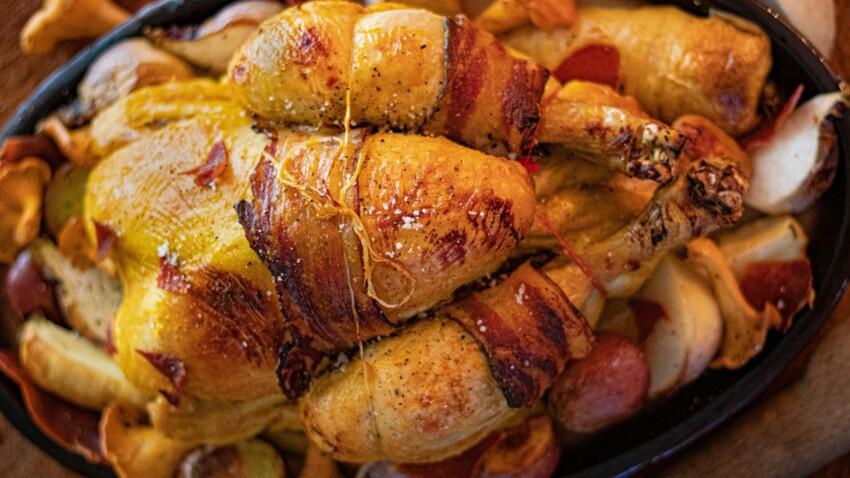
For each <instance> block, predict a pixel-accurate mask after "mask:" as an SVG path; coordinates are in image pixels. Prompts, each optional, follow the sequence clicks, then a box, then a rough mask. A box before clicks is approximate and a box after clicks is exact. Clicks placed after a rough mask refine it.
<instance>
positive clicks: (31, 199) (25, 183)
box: [0, 157, 51, 263]
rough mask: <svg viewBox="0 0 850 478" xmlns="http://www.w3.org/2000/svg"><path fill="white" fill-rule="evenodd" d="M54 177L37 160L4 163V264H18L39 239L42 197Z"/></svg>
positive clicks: (0, 180)
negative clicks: (17, 258)
mask: <svg viewBox="0 0 850 478" xmlns="http://www.w3.org/2000/svg"><path fill="white" fill-rule="evenodd" d="M50 174H51V172H50V166H48V165H47V163H45V162H44V161H42V160H40V159H38V158H35V157H27V158H24V159H23V160H21V161H16V162H3V163H0V197H2V198H3V201H0V263H10V262H12V261H13V260H15V256H16V255H17V254H18V252H19V251H20V250H21V249H23V248H24V247H25V246H26V245H27V244H29V243H30V242H31V241H32V240H33V239H35V236H36V235H38V230H39V228H40V226H41V203H42V193H43V192H44V187H45V186H46V185H47V183H48V181H50Z"/></svg>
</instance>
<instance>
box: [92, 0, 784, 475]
mask: <svg viewBox="0 0 850 478" xmlns="http://www.w3.org/2000/svg"><path fill="white" fill-rule="evenodd" d="M621 15H622V14H620V13H606V14H603V13H602V12H601V11H598V10H593V9H585V10H583V11H582V12H581V13H580V16H579V23H577V24H576V26H574V27H572V30H554V31H552V32H546V33H544V32H540V31H536V30H533V29H530V28H528V29H521V30H517V31H515V32H513V33H510V34H509V35H508V36H507V37H506V38H505V40H506V41H507V42H508V44H510V45H512V46H513V47H514V48H516V49H517V50H519V51H521V52H523V53H525V54H527V55H529V56H530V57H532V58H534V60H532V59H530V58H528V57H525V56H522V54H520V53H518V52H516V51H513V50H511V49H509V48H508V47H506V46H504V45H503V44H502V43H501V42H500V41H499V40H497V39H496V38H495V37H493V36H492V35H490V34H488V33H486V32H483V31H480V30H478V29H477V28H476V27H475V26H474V25H473V24H472V23H471V22H469V21H468V20H466V19H465V18H463V17H455V18H448V17H443V16H440V15H438V14H436V13H430V12H427V11H425V10H418V9H414V8H411V7H403V6H399V5H392V4H379V5H374V6H371V7H362V6H360V5H357V4H354V3H348V2H342V1H334V0H328V1H315V2H309V3H305V4H303V5H301V6H299V7H292V8H288V9H286V10H284V11H283V12H281V13H280V14H279V15H277V16H275V17H272V18H270V19H269V20H268V21H266V22H265V23H264V24H263V25H262V26H261V27H260V28H259V29H258V30H257V32H256V33H255V34H253V35H252V36H250V37H249V38H248V39H247V40H246V42H245V43H244V44H243V45H242V47H241V48H240V49H239V50H238V51H237V52H236V53H235V55H234V56H233V58H232V60H231V63H230V66H229V69H228V72H227V74H226V75H225V77H224V78H223V79H222V80H221V81H213V80H210V79H196V80H188V81H180V82H172V83H168V84H165V85H160V86H154V87H148V88H145V89H141V90H139V91H136V92H134V93H132V94H130V95H129V96H127V97H124V98H122V99H120V100H118V101H117V102H116V103H114V104H112V105H111V106H109V107H107V108H105V109H103V110H102V111H100V112H99V113H98V114H97V115H96V116H95V117H94V119H93V120H92V123H91V126H90V135H91V152H92V154H93V155H94V156H96V157H98V158H99V162H98V164H97V166H96V167H95V168H94V169H93V170H92V172H91V175H90V177H89V179H88V183H87V187H86V193H85V201H84V203H85V206H84V217H83V221H84V223H85V225H86V226H85V227H86V233H87V236H88V238H89V239H90V241H91V242H92V243H93V244H95V245H96V246H97V252H98V254H99V260H100V262H101V264H103V265H105V267H106V268H107V269H108V270H109V271H110V272H114V274H115V275H116V276H117V278H118V279H119V280H120V282H121V284H122V286H123V293H124V297H123V301H122V303H121V306H120V309H119V310H118V313H117V315H116V316H115V318H114V319H113V322H112V324H111V329H110V332H109V344H108V345H109V346H110V347H111V349H112V350H113V351H114V358H115V360H116V361H117V363H118V365H119V367H120V369H121V371H122V372H123V373H124V375H125V376H126V377H127V379H128V380H129V381H130V383H131V384H132V385H133V386H134V387H135V388H136V389H138V391H139V392H140V394H141V396H142V397H144V399H145V400H147V401H148V415H149V417H150V419H151V422H152V426H153V427H154V428H155V429H156V431H157V433H160V434H162V435H164V436H167V437H170V438H173V439H179V440H197V441H199V442H204V443H230V442H233V441H235V440H239V439H244V438H247V437H251V436H254V435H256V434H257V433H259V432H261V431H263V430H267V429H269V428H275V427H276V426H281V425H280V424H281V423H282V422H287V425H286V426H285V427H284V428H303V431H304V433H305V434H306V435H307V437H308V438H309V439H310V440H311V442H313V443H314V444H315V446H317V447H319V448H320V449H321V450H323V451H325V452H327V453H329V454H330V455H331V456H332V457H333V458H334V459H337V460H342V461H349V462H357V463H359V462H368V461H380V460H394V461H403V462H408V463H429V462H435V461H439V460H442V459H445V458H448V457H450V456H452V455H456V454H458V453H460V452H462V451H464V450H467V449H469V448H470V447H473V446H474V445H476V443H479V442H480V441H481V440H482V439H483V438H484V437H486V436H488V435H489V434H490V433H492V432H493V431H494V430H498V429H501V428H504V427H509V426H512V425H515V424H516V423H518V422H520V421H522V420H525V419H526V418H527V417H528V416H529V415H530V414H531V413H533V411H534V410H535V409H539V404H540V402H541V401H542V399H543V397H544V395H545V394H546V392H547V390H549V389H550V388H551V387H552V385H553V383H554V382H555V381H556V380H557V379H558V377H559V376H560V375H561V374H562V372H563V371H564V370H565V369H566V368H567V366H568V364H569V363H570V361H572V360H576V359H581V358H582V357H584V356H586V355H587V354H588V353H589V352H590V350H591V348H592V347H593V344H594V340H595V339H594V336H593V332H592V330H591V328H590V326H589V325H588V322H587V321H586V318H585V316H584V314H585V313H589V311H590V310H591V309H592V308H593V307H594V302H593V301H594V300H597V303H598V301H599V300H604V297H605V296H606V295H609V296H612V297H616V296H626V295H629V294H630V292H633V291H634V290H636V289H637V288H638V287H640V285H641V284H642V281H643V280H645V279H646V277H647V275H648V271H649V270H651V266H652V264H653V263H654V262H655V261H657V259H658V258H659V257H660V256H661V255H662V254H663V253H665V252H667V251H670V250H673V249H675V248H678V247H682V246H684V245H685V244H687V242H688V241H690V240H691V239H693V238H696V237H700V236H704V235H706V234H709V233H711V232H712V231H714V230H716V229H719V228H722V227H727V226H730V225H732V224H734V223H735V222H736V221H737V220H738V219H739V218H740V217H741V214H742V212H743V194H744V193H745V191H746V190H747V188H748V176H749V174H750V169H751V167H750V165H749V163H748V158H747V156H746V154H744V153H743V152H742V151H741V149H740V147H739V146H738V145H737V143H736V142H735V140H734V139H733V138H732V137H731V136H730V134H731V135H737V134H740V133H743V132H746V131H749V130H750V129H752V128H753V127H754V126H755V124H756V122H757V121H758V120H759V118H758V114H757V112H756V105H757V103H758V96H759V94H760V91H761V88H762V87H763V84H764V78H765V75H766V73H767V70H768V69H769V68H770V56H769V51H768V50H769V44H768V43H767V40H766V39H765V38H764V36H763V34H760V33H759V32H755V31H752V30H749V29H747V28H745V27H742V26H741V25H737V24H733V23H729V22H727V21H726V20H720V19H710V20H692V19H690V17H688V18H689V19H688V20H683V19H681V18H679V17H678V15H685V14H683V13H678V12H676V13H673V12H669V11H666V10H652V9H647V10H645V11H640V12H636V13H634V14H629V15H632V16H633V18H632V17H630V16H625V15H623V16H621ZM652 15H662V16H667V17H672V18H674V19H675V20H676V22H678V23H676V25H678V26H677V27H676V28H675V29H671V30H669V31H667V30H665V31H664V35H667V36H668V37H669V39H670V41H669V42H668V43H669V44H670V45H673V44H674V43H675V42H679V43H675V44H684V45H685V46H686V47H687V48H691V47H694V46H693V45H692V44H691V43H689V42H691V39H692V37H691V36H689V33H688V29H689V28H691V27H692V26H693V25H696V26H695V27H694V28H698V29H699V28H711V29H717V31H719V32H721V33H722V35H719V37H722V38H723V40H724V41H723V42H722V44H721V45H719V46H717V47H716V51H714V50H712V52H711V55H707V56H698V57H699V58H696V59H690V60H687V61H686V62H685V64H686V65H690V66H692V67H693V70H691V69H687V68H686V69H682V68H679V67H678V66H677V65H681V63H679V61H680V60H681V61H685V60H682V59H680V58H675V55H674V54H673V53H672V52H671V51H670V49H674V50H675V45H673V46H669V47H668V46H666V45H667V44H663V45H662V44H661V43H657V42H656V43H651V42H648V41H647V40H646V36H645V35H646V34H647V32H652V31H657V29H656V30H651V29H649V27H647V25H649V22H650V20H648V18H650V17H651V16H652ZM652 18H654V17H652ZM635 32H637V33H635ZM642 35H643V36H642ZM631 37H635V38H636V40H634V42H632V43H630V40H629V38H631ZM596 39H604V41H606V42H612V43H613V44H615V45H617V46H618V48H619V49H620V51H621V54H622V58H623V87H624V90H625V92H626V93H628V94H630V95H632V97H630V96H625V95H622V94H620V93H619V92H617V91H616V90H614V89H612V88H608V87H605V86H601V85H596V84H591V83H587V82H581V81H574V82H570V83H568V84H566V85H564V86H562V85H560V84H559V83H558V82H557V81H555V80H554V79H552V78H550V77H549V71H548V70H547V68H554V67H555V66H557V65H556V62H559V61H560V58H561V57H562V56H563V55H565V54H567V53H568V52H569V50H570V49H572V48H575V45H578V44H579V43H581V42H585V43H586V42H587V41H595V40H596ZM530 42H538V43H535V44H539V45H544V46H543V47H535V48H530V47H529V46H528V45H530V44H531V43H530ZM635 42H636V43H635ZM650 43H651V44H652V45H656V46H657V45H661V46H658V47H657V50H652V51H650V50H649V49H648V48H649V47H648V46H647V45H649V44H650ZM550 46H551V48H550ZM702 47H704V45H703V46H701V47H700V48H702ZM694 48H696V47H694ZM544 50H545V51H544ZM686 51H688V50H687V49H686ZM653 52H654V53H653ZM650 53H653V54H650ZM721 55H727V56H728V57H729V58H732V59H734V60H735V61H732V62H731V63H730V64H731V65H732V79H731V80H728V82H727V79H728V78H729V77H727V76H723V78H726V79H724V80H723V82H722V83H718V84H711V85H707V84H706V83H705V82H706V81H707V80H706V79H705V78H706V76H705V75H707V74H706V73H705V71H706V70H707V69H708V70H711V69H712V68H715V67H716V66H717V65H716V64H715V63H716V60H717V58H719V57H720V56H721ZM637 56H647V57H649V58H652V59H653V61H652V62H649V63H646V62H644V63H640V62H638V61H637V60H635V59H634V58H633V57H637ZM556 57H557V59H556ZM535 60H536V61H535ZM655 60H657V61H655ZM691 60H693V62H694V63H693V64H691V63H690V61H691ZM537 61H539V62H540V63H538V62H537ZM730 61H731V60H730ZM639 63H640V64H639ZM739 69H740V72H746V75H744V74H743V73H741V75H738V76H736V72H738V71H739ZM696 71H699V72H701V73H700V75H703V76H700V78H697V77H696V73H694V72H696ZM711 71H713V70H711ZM691 73H693V74H691ZM677 75H684V78H685V81H682V82H678V80H677V79H681V78H680V76H677ZM718 77H719V76H718ZM671 78H672V79H671ZM671 82H674V83H675V85H674V86H671V84H670V83H671ZM685 113H694V114H700V115H702V116H693V115H690V116H684V115H685ZM656 118H658V119H656ZM664 121H673V123H672V125H668V124H666V123H665V122H664ZM568 243H569V244H572V245H573V246H574V249H575V250H571V249H570V248H569V247H568V246H567V244H568ZM296 407H297V408H298V410H299V411H298V414H299V419H297V420H296V419H294V418H293V416H294V414H295V413H294V410H295V408H296ZM287 420H288V421H287Z"/></svg>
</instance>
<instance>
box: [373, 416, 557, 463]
mask: <svg viewBox="0 0 850 478" xmlns="http://www.w3.org/2000/svg"><path fill="white" fill-rule="evenodd" d="M560 457H561V448H560V445H559V444H558V441H557V437H556V436H555V430H554V427H553V426H552V423H551V421H550V420H549V418H548V417H545V416H535V417H531V418H529V419H528V420H526V421H524V422H522V423H520V424H519V425H516V426H512V427H509V428H505V429H503V430H499V431H497V432H494V433H492V434H490V435H489V436H487V437H486V438H484V439H483V440H481V441H480V442H479V443H478V444H476V445H475V446H474V447H472V448H471V449H469V450H467V451H465V452H464V453H462V454H460V455H457V456H454V457H451V458H448V459H446V460H443V461H440V462H436V463H424V464H409V463H392V462H385V461H384V462H378V463H370V464H367V465H364V466H363V467H361V469H360V471H359V473H358V474H357V476H358V477H362V478H430V477H433V476H451V477H452V478H479V477H500V478H549V477H551V476H552V474H553V473H554V472H555V468H556V467H557V466H558V461H559V459H560Z"/></svg>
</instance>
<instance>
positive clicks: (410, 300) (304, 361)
mask: <svg viewBox="0 0 850 478" xmlns="http://www.w3.org/2000/svg"><path fill="white" fill-rule="evenodd" d="M345 138H346V135H345V134H342V135H331V136H325V137H322V136H317V135H315V134H298V133H295V134H292V135H287V136H286V137H285V138H284V137H280V138H278V139H277V140H276V142H275V143H272V145H270V147H269V148H268V149H267V152H266V154H265V158H264V159H263V160H262V161H260V163H259V165H258V166H257V170H256V171H255V173H254V175H253V176H252V179H251V181H252V187H253V192H254V200H253V202H247V201H243V202H242V203H240V204H239V205H238V206H237V210H238V212H239V220H240V222H241V223H242V225H243V227H244V228H245V232H246V235H247V237H248V240H249V242H250V243H251V246H252V247H253V248H254V250H256V251H257V252H258V254H259V256H260V257H261V258H262V260H263V261H264V262H265V264H266V265H267V266H268V267H269V269H270V270H271V271H272V274H273V275H274V276H275V277H276V286H277V291H278V295H279V297H280V299H281V307H282V311H283V313H284V317H285V319H286V321H287V323H288V324H289V328H290V331H291V332H292V334H293V340H292V341H291V342H290V343H289V344H288V345H287V346H286V350H285V351H284V353H283V355H284V357H285V358H282V362H281V365H280V367H279V371H280V374H281V386H282V387H283V389H284V391H285V392H286V394H287V395H289V396H290V397H296V396H298V395H300V394H301V393H302V392H303V391H304V390H305V389H306V387H307V385H309V379H310V376H311V375H312V372H313V371H314V370H315V369H316V368H317V367H318V366H319V361H320V360H321V358H322V357H324V356H326V355H328V354H331V355H333V354H336V353H338V352H341V351H345V350H348V349H351V348H352V347H354V346H355V345H357V344H360V343H362V342H364V341H366V340H369V339H371V338H373V337H375V336H379V335H386V334H388V333H390V332H392V331H393V330H394V328H395V327H397V326H399V325H400V324H401V323H403V322H404V320H405V319H408V318H410V317H411V316H414V315H415V314H417V313H420V312H424V311H426V310H428V309H430V308H431V307H433V306H434V305H435V304H437V303H439V302H441V301H445V300H447V299H450V298H451V295H452V293H453V292H454V290H455V289H457V288H458V287H460V286H461V285H463V284H466V283H468V282H470V281H472V280H475V279H477V278H479V277H481V276H483V275H486V274H488V273H490V272H493V271H494V270H495V269H496V268H497V267H499V265H500V264H501V263H502V262H503V261H504V260H505V259H506V258H507V257H508V255H509V254H510V252H511V251H512V250H513V248H514V247H516V245H517V244H518V243H519V241H520V240H521V239H522V238H523V237H524V236H525V233H526V232H527V231H528V229H529V228H530V227H531V224H532V222H533V215H534V210H535V203H534V193H533V189H532V186H531V182H530V181H529V179H528V175H527V174H526V172H525V170H524V169H523V168H522V166H520V165H519V164H518V163H516V162H510V161H507V160H505V159H501V158H495V157H492V156H487V155H485V154H483V153H478V152H476V151H473V150H469V149H466V148H462V147H460V146H457V145H455V144H453V143H451V142H449V141H447V140H445V139H443V138H427V137H422V136H410V135H401V134H392V133H381V134H376V135H369V134H368V133H367V132H365V131H354V132H352V134H350V137H349V140H348V143H347V144H346V139H345Z"/></svg>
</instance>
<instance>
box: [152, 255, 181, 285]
mask: <svg viewBox="0 0 850 478" xmlns="http://www.w3.org/2000/svg"><path fill="white" fill-rule="evenodd" d="M156 286H157V287H159V288H160V289H162V290H167V291H169V292H177V293H180V294H185V293H186V290H187V288H188V282H187V281H186V276H185V275H183V273H182V272H180V267H179V266H178V264H177V257H176V256H175V255H173V254H166V255H164V256H162V257H160V258H159V276H157V278H156Z"/></svg>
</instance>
